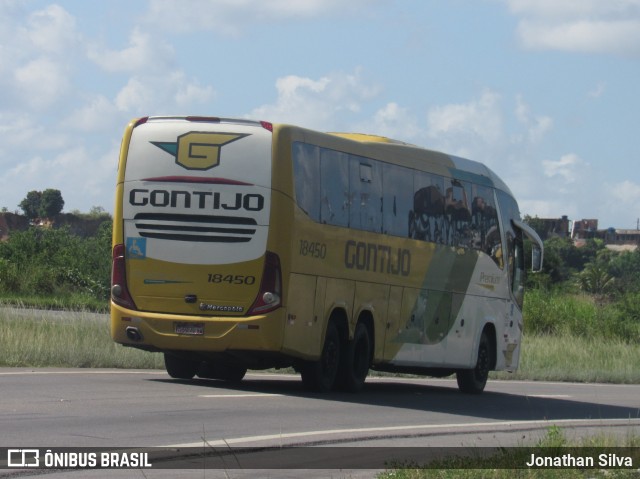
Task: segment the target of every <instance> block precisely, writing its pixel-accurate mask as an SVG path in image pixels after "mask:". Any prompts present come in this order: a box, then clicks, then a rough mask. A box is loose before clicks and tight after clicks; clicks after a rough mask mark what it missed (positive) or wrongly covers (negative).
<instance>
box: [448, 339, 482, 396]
mask: <svg viewBox="0 0 640 479" xmlns="http://www.w3.org/2000/svg"><path fill="white" fill-rule="evenodd" d="M490 368H491V342H490V341H489V338H488V337H487V335H486V333H482V336H480V344H479V345H478V359H477V361H476V366H475V368H473V369H460V370H458V371H457V372H456V379H457V381H458V389H460V391H461V392H463V393H467V394H480V393H481V392H482V391H484V387H485V386H486V385H487V379H488V378H489V370H490Z"/></svg>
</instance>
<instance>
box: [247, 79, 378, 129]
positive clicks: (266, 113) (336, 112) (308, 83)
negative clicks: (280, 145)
mask: <svg viewBox="0 0 640 479" xmlns="http://www.w3.org/2000/svg"><path fill="white" fill-rule="evenodd" d="M276 90H277V93H278V98H277V99H276V102H275V103H273V104H266V105H262V106H260V107H258V108H255V109H254V110H253V111H251V113H250V114H249V115H248V116H249V117H251V118H256V119H263V120H269V121H274V122H283V123H294V124H298V125H300V126H306V127H308V128H317V129H321V130H326V129H328V128H333V129H338V128H343V127H344V125H347V124H348V123H349V119H352V118H353V117H354V114H355V113H357V112H358V111H359V110H360V108H361V106H362V104H363V103H364V102H367V101H368V100H371V99H372V98H373V97H375V96H376V95H377V92H378V89H377V88H376V87H375V86H374V85H369V84H367V83H365V82H364V81H363V80H362V79H361V77H360V72H359V71H356V72H355V73H353V74H345V73H340V72H339V73H333V74H330V75H327V76H324V77H322V78H320V79H317V80H314V79H311V78H306V77H300V76H296V75H288V76H285V77H281V78H278V80H277V81H276Z"/></svg>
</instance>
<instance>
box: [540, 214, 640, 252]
mask: <svg viewBox="0 0 640 479" xmlns="http://www.w3.org/2000/svg"><path fill="white" fill-rule="evenodd" d="M532 223H535V224H534V225H533V226H534V228H535V230H536V231H537V232H538V234H539V235H540V237H541V238H542V239H543V240H547V239H549V238H571V240H572V241H573V243H574V244H575V245H576V246H578V247H580V246H584V245H585V243H586V242H587V240H589V239H595V238H597V239H601V240H602V241H604V244H605V246H606V247H607V248H608V249H610V250H613V251H634V250H636V249H637V248H638V247H640V221H639V225H638V226H639V228H638V229H635V230H632V229H631V230H630V229H618V228H608V229H604V230H600V229H598V220H597V219H582V220H575V221H571V220H569V218H568V217H567V216H562V217H561V218H537V217H536V218H534V219H533V221H532Z"/></svg>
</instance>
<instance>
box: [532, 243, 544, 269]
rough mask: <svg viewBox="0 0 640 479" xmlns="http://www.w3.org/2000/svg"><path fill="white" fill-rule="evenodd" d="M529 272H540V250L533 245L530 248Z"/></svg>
mask: <svg viewBox="0 0 640 479" xmlns="http://www.w3.org/2000/svg"><path fill="white" fill-rule="evenodd" d="M531 271H533V272H534V273H539V272H540V271H542V250H541V249H540V248H538V247H537V246H536V245H535V244H534V245H533V248H531Z"/></svg>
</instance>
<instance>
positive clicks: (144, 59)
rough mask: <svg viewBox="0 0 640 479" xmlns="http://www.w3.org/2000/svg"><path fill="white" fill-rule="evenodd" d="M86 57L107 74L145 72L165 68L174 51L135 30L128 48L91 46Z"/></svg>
mask: <svg viewBox="0 0 640 479" xmlns="http://www.w3.org/2000/svg"><path fill="white" fill-rule="evenodd" d="M87 55H88V57H89V59H90V60H91V61H93V62H94V63H96V64H97V65H99V66H100V67H101V68H102V69H104V70H105V71H108V72H145V71H158V70H161V69H164V68H166V67H167V65H168V63H169V62H170V61H171V60H172V59H173V56H174V51H173V48H172V47H171V46H170V45H169V44H168V43H166V42H164V41H161V40H159V39H157V38H152V36H151V35H149V34H148V33H144V32H142V31H140V30H139V29H137V28H136V29H134V30H133V32H132V33H131V35H130V37H129V46H128V47H126V48H124V49H122V50H111V49H108V48H106V47H102V46H97V45H92V46H90V47H89V49H88V52H87Z"/></svg>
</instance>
